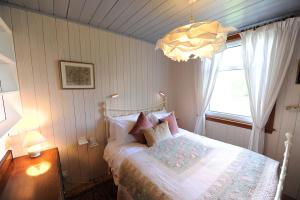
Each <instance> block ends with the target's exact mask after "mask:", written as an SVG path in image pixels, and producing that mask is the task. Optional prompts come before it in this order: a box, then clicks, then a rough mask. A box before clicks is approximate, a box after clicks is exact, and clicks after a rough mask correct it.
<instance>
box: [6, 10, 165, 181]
mask: <svg viewBox="0 0 300 200" xmlns="http://www.w3.org/2000/svg"><path fill="white" fill-rule="evenodd" d="M1 9H2V10H5V11H6V12H4V13H5V15H6V16H5V17H4V18H5V19H9V20H11V21H12V27H13V35H14V41H15V51H16V57H17V58H16V59H17V69H18V76H19V81H20V94H21V99H22V102H23V110H24V117H26V118H30V119H31V120H30V123H23V124H22V126H21V125H19V126H18V127H17V130H18V133H19V134H18V136H15V137H13V138H11V139H13V142H11V144H12V145H11V148H12V149H13V151H14V154H15V156H20V155H23V154H25V153H26V151H25V149H23V148H22V139H23V137H24V135H25V133H26V131H28V130H31V129H39V130H40V131H41V132H42V134H44V135H45V136H46V137H47V139H48V143H49V145H48V146H47V147H48V148H50V147H53V146H57V147H58V148H59V151H60V155H61V162H62V168H63V170H64V171H65V172H67V174H68V175H67V181H68V182H70V183H73V184H76V183H79V182H85V181H89V180H91V179H94V178H97V177H99V176H103V175H105V174H106V173H107V170H106V164H105V162H104V160H103V159H102V156H103V150H104V147H105V144H106V138H105V133H104V123H103V113H102V111H103V110H102V104H103V102H104V100H105V98H106V97H107V96H109V95H110V94H113V93H119V94H120V97H119V98H118V99H114V100H112V101H111V102H110V104H109V105H111V106H114V107H119V108H132V109H134V108H141V107H145V106H155V105H156V104H157V103H159V99H158V92H159V91H160V90H165V91H166V92H167V90H168V88H169V85H168V81H167V80H168V76H169V74H168V72H169V71H168V68H169V63H168V62H167V61H166V59H165V58H164V57H163V56H162V55H161V54H160V52H155V49H154V45H152V44H150V43H146V42H143V41H139V40H136V39H133V38H129V37H125V36H121V35H117V34H114V33H110V32H106V31H103V30H100V29H95V28H92V27H89V26H83V25H79V24H76V23H73V22H69V21H65V20H62V19H56V18H53V17H49V16H43V15H40V14H36V13H31V12H28V11H24V10H20V9H17V8H9V7H6V6H2V7H1ZM59 60H71V61H79V62H88V63H94V65H95V81H96V83H95V86H96V88H95V89H94V90H62V89H61V84H60V77H59V64H58V62H59ZM79 137H87V138H88V139H92V138H96V139H97V142H98V143H99V146H97V147H94V148H90V147H88V146H87V145H85V146H78V145H77V139H78V138H79Z"/></svg>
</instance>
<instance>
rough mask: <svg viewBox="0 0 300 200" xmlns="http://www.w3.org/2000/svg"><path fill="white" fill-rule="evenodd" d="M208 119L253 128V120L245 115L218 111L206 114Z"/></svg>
mask: <svg viewBox="0 0 300 200" xmlns="http://www.w3.org/2000/svg"><path fill="white" fill-rule="evenodd" d="M205 117H206V120H208V121H213V122H217V123H221V124H226V125H230V126H236V127H240V128H245V129H252V122H251V119H249V117H243V116H234V115H232V116H230V115H228V116H226V114H223V113H217V112H208V113H206V114H205Z"/></svg>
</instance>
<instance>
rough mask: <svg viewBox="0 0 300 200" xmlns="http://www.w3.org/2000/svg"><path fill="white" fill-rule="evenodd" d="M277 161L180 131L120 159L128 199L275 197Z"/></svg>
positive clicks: (121, 179) (200, 199) (121, 174)
mask: <svg viewBox="0 0 300 200" xmlns="http://www.w3.org/2000/svg"><path fill="white" fill-rule="evenodd" d="M277 168H278V162H277V161H274V160H272V159H270V158H268V157H265V156H263V155H260V154H257V153H254V152H251V151H249V150H247V149H243V148H239V147H235V146H232V145H227V144H224V143H222V144H221V143H218V144H213V141H212V140H207V139H203V138H200V137H198V138H197V137H194V136H193V137H187V136H180V137H176V138H172V139H168V140H165V141H162V142H161V143H159V144H158V145H156V146H153V147H151V148H148V149H146V150H144V151H140V152H137V153H136V154H133V155H131V156H130V157H128V158H127V159H125V160H124V161H123V162H122V165H121V168H120V184H121V185H122V187H125V188H126V189H127V191H128V193H129V194H130V195H131V197H132V198H133V199H145V200H146V199H147V200H151V199H153V200H155V199H189V200H190V199H195V200H202V199H203V200H204V199H205V200H206V199H224V200H225V199H226V200H227V199H239V200H240V199H241V200H243V199H274V196H275V191H276V185H277V179H278V177H277Z"/></svg>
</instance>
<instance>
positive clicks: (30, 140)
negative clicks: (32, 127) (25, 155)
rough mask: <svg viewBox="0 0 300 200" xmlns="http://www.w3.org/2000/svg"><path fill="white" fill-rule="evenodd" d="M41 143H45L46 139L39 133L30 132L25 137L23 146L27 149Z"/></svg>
mask: <svg viewBox="0 0 300 200" xmlns="http://www.w3.org/2000/svg"><path fill="white" fill-rule="evenodd" d="M43 142H46V138H45V137H44V136H43V135H42V134H41V133H40V132H38V131H30V132H28V133H27V134H26V136H25V139H24V142H23V146H24V147H27V148H28V147H31V146H34V145H37V144H41V143H43Z"/></svg>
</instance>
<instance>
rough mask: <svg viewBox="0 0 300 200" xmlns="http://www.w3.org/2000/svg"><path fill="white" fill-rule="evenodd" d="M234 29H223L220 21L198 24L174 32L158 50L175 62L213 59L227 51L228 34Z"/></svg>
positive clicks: (160, 44) (179, 28) (167, 36)
mask: <svg viewBox="0 0 300 200" xmlns="http://www.w3.org/2000/svg"><path fill="white" fill-rule="evenodd" d="M234 30H235V28H233V27H223V26H222V25H221V24H220V23H219V22H218V21H211V22H197V23H191V24H187V25H184V26H181V27H178V28H176V29H174V30H172V31H171V32H170V33H168V34H166V35H165V36H164V37H163V38H161V39H159V40H158V41H157V43H156V49H159V48H160V49H162V51H163V52H164V54H165V55H166V56H167V57H169V58H170V59H172V60H174V61H187V60H189V59H195V58H211V57H212V56H213V55H214V54H216V53H218V52H220V51H222V50H223V49H225V43H226V40H227V34H228V33H229V32H230V31H234Z"/></svg>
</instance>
